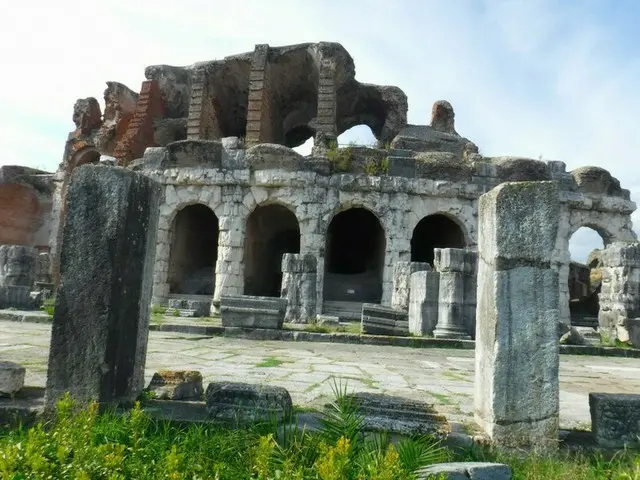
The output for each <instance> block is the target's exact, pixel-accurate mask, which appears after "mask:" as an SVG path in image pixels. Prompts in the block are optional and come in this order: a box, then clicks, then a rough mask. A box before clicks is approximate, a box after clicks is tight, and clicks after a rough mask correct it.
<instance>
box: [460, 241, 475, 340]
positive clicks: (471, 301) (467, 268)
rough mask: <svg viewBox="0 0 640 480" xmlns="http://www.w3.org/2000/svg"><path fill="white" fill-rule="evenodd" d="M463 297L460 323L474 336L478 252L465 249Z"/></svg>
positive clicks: (473, 337)
mask: <svg viewBox="0 0 640 480" xmlns="http://www.w3.org/2000/svg"><path fill="white" fill-rule="evenodd" d="M463 273H464V298H463V299H462V324H463V325H464V328H465V330H466V331H467V334H468V335H469V336H470V337H471V338H472V339H475V338H476V309H477V303H478V302H477V298H476V295H477V291H478V252H477V251H475V250H471V249H466V250H465V253H464V271H463Z"/></svg>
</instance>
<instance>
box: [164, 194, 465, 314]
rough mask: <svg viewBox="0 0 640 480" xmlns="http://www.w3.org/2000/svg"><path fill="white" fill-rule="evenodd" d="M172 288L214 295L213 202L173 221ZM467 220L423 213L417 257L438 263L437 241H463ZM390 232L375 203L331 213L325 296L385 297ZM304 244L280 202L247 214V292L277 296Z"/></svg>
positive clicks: (457, 244) (416, 234)
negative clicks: (290, 257)
mask: <svg viewBox="0 0 640 480" xmlns="http://www.w3.org/2000/svg"><path fill="white" fill-rule="evenodd" d="M172 231H173V235H172V237H173V238H172V242H171V250H170V256H169V272H168V273H169V275H168V283H169V293H170V294H182V295H213V293H214V289H215V281H214V279H215V274H214V272H215V268H216V261H217V257H218V237H219V223H218V218H217V217H216V215H215V213H214V212H213V211H212V210H211V209H210V208H209V207H207V206H205V205H202V204H194V205H190V206H187V207H184V208H183V209H181V210H180V211H179V212H178V213H177V214H176V216H175V219H174V221H173V225H172ZM465 245H466V242H465V234H464V231H463V230H462V228H461V226H460V225H459V224H458V223H457V222H456V221H455V220H453V219H452V218H450V217H449V216H447V215H445V214H434V215H429V216H426V217H424V218H423V219H422V220H421V221H420V222H418V224H417V225H416V227H415V229H414V230H413V234H412V238H411V260H412V261H418V262H428V263H431V264H432V263H433V249H434V248H438V247H453V248H463V247H464V246H465ZM386 250H387V237H386V233H385V230H384V228H383V226H382V224H381V223H380V220H379V219H378V217H377V216H376V215H375V214H374V213H373V212H371V211H370V210H368V209H366V208H362V207H352V208H349V209H347V210H344V211H341V212H339V213H337V214H336V215H335V216H334V217H333V218H332V219H331V221H330V223H329V225H328V228H327V233H326V238H325V246H324V261H325V264H324V272H325V274H324V289H323V291H324V299H325V300H349V301H357V302H380V300H381V297H382V280H383V270H384V266H385V255H386ZM299 252H300V226H299V223H298V220H297V218H296V216H295V214H294V213H293V212H292V211H291V210H290V209H289V208H287V207H285V206H283V205H278V204H269V205H261V206H258V207H256V208H255V209H254V210H253V211H252V212H251V214H250V215H249V216H248V218H247V221H246V229H245V238H244V272H243V274H244V294H245V295H259V296H279V295H280V286H281V282H282V273H281V270H280V269H281V260H282V255H283V254H284V253H299Z"/></svg>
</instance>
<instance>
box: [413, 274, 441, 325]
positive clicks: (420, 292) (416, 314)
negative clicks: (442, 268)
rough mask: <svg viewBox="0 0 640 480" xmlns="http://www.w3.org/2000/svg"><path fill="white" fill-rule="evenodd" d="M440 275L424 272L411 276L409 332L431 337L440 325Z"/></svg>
mask: <svg viewBox="0 0 640 480" xmlns="http://www.w3.org/2000/svg"><path fill="white" fill-rule="evenodd" d="M439 289H440V273H438V272H433V271H422V272H415V273H412V274H411V284H410V294H409V315H408V321H409V332H410V333H411V334H412V335H418V336H424V335H431V334H432V333H433V329H434V328H435V327H436V324H437V323H438V301H439V295H440V294H439Z"/></svg>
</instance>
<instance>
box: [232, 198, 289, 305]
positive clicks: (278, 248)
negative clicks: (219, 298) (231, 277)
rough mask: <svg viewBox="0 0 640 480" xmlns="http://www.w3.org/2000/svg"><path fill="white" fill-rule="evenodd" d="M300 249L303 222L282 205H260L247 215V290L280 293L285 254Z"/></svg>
mask: <svg viewBox="0 0 640 480" xmlns="http://www.w3.org/2000/svg"><path fill="white" fill-rule="evenodd" d="M299 252H300V226H299V225H298V219H297V218H296V216H295V214H294V213H293V212H292V211H291V210H289V209H288V208H286V207H284V206H282V205H264V206H259V207H257V208H256V209H255V210H254V211H253V212H251V215H249V218H248V219H247V233H246V238H245V242H244V262H245V264H244V293H245V295H258V296H264V297H279V296H280V288H281V284H282V270H281V266H282V255H283V254H285V253H299Z"/></svg>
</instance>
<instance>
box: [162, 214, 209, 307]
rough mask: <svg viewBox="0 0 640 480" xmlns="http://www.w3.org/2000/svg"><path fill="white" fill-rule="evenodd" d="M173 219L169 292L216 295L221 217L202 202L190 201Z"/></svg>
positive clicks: (171, 225) (168, 280)
mask: <svg viewBox="0 0 640 480" xmlns="http://www.w3.org/2000/svg"><path fill="white" fill-rule="evenodd" d="M169 218H170V234H169V239H170V251H169V258H168V271H167V283H168V284H169V293H170V294H185V295H213V293H214V289H215V268H216V261H217V258H218V235H219V231H220V228H219V219H218V216H217V215H216V214H215V212H214V211H213V209H211V208H210V207H209V206H208V205H205V204H203V203H197V202H193V203H187V204H184V205H182V206H181V207H180V208H177V209H176V210H174V211H173V213H172V214H171V216H170V217H169Z"/></svg>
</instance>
